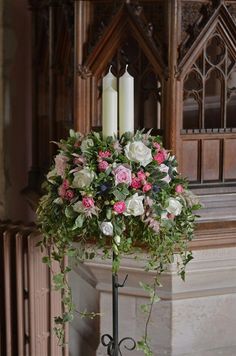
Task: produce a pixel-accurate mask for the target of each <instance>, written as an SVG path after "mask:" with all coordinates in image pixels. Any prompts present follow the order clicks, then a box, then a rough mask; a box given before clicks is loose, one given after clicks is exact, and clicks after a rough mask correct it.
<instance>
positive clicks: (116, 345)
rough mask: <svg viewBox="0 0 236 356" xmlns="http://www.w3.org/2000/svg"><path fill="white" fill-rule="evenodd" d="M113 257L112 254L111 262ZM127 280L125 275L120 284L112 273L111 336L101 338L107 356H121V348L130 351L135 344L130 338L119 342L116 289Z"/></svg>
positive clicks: (105, 335)
mask: <svg viewBox="0 0 236 356" xmlns="http://www.w3.org/2000/svg"><path fill="white" fill-rule="evenodd" d="M114 259H115V255H114V254H113V260H114ZM127 278H128V274H127V275H126V277H125V279H124V281H123V283H122V284H119V282H118V274H117V273H114V272H113V273H112V330H113V336H111V335H109V334H104V335H102V337H101V342H102V344H103V345H104V346H105V347H107V355H109V356H122V353H121V346H123V347H124V348H125V349H126V350H129V351H132V350H134V349H135V347H136V342H135V341H134V339H133V338H131V337H124V338H123V339H121V340H120V341H119V335H118V334H119V333H118V328H119V323H118V288H122V287H124V285H125V282H126V280H127Z"/></svg>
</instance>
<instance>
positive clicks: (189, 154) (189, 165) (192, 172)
mask: <svg viewBox="0 0 236 356" xmlns="http://www.w3.org/2000/svg"><path fill="white" fill-rule="evenodd" d="M182 147H183V156H182V157H183V158H182V174H183V175H184V176H186V177H188V179H189V180H190V181H191V182H197V181H198V179H199V173H198V170H199V169H198V162H199V141H198V140H191V141H187V140H186V141H183V146H182Z"/></svg>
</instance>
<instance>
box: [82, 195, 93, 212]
mask: <svg viewBox="0 0 236 356" xmlns="http://www.w3.org/2000/svg"><path fill="white" fill-rule="evenodd" d="M82 204H83V206H84V207H85V208H87V209H89V208H92V207H94V200H93V198H91V197H84V198H83V199H82Z"/></svg>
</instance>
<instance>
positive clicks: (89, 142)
mask: <svg viewBox="0 0 236 356" xmlns="http://www.w3.org/2000/svg"><path fill="white" fill-rule="evenodd" d="M93 146H94V143H93V140H92V139H91V138H88V139H87V140H84V141H82V143H81V146H80V148H81V151H82V152H84V151H86V150H87V149H88V148H90V147H93Z"/></svg>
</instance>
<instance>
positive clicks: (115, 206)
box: [37, 130, 199, 355]
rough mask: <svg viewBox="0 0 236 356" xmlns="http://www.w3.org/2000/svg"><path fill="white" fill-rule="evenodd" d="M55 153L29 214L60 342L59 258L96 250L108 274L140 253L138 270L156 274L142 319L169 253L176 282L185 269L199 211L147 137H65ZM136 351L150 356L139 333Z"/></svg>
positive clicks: (171, 160)
mask: <svg viewBox="0 0 236 356" xmlns="http://www.w3.org/2000/svg"><path fill="white" fill-rule="evenodd" d="M57 145H58V148H59V153H58V154H57V156H56V157H55V163H54V165H53V166H52V169H51V170H50V172H49V173H48V175H47V181H46V183H45V184H44V187H45V188H46V190H47V194H46V195H44V196H43V197H42V199H41V201H40V204H39V207H38V211H37V214H38V222H39V226H40V229H41V231H42V232H43V236H44V238H43V240H42V242H41V243H42V245H43V247H45V248H47V249H48V248H50V255H49V256H47V257H44V262H46V263H48V264H49V265H51V262H52V260H56V261H58V262H59V263H60V266H61V271H60V273H57V274H55V275H54V283H55V286H56V288H57V289H58V290H59V289H61V290H62V291H63V293H64V294H63V295H64V297H63V302H64V305H65V310H64V313H63V315H61V316H59V317H57V318H56V320H55V321H56V324H57V327H56V328H55V329H56V332H57V334H58V336H59V337H62V330H63V328H61V327H60V326H61V325H63V323H65V322H67V321H70V320H71V319H72V318H73V312H74V309H75V306H74V305H73V303H72V301H71V291H70V287H69V285H68V283H67V278H66V273H67V272H69V271H70V268H69V267H68V266H66V267H63V266H64V265H63V259H64V257H65V256H76V257H78V258H79V259H80V260H81V259H84V258H87V259H88V258H93V257H94V256H95V255H96V252H97V251H98V250H99V251H101V249H102V251H103V254H104V257H108V258H110V257H111V256H112V254H113V256H115V258H114V259H113V271H115V272H116V271H118V269H119V265H120V260H121V257H122V255H124V254H130V253H134V252H135V251H138V249H140V248H142V249H145V250H146V252H147V254H148V259H147V261H146V269H147V270H150V269H151V270H154V271H156V277H155V278H154V280H153V284H152V285H145V284H142V285H143V287H144V288H145V289H146V290H147V292H148V293H149V294H150V303H149V304H148V305H147V306H145V307H144V308H143V309H144V311H146V312H148V313H150V312H151V309H152V306H153V303H154V302H155V301H156V300H157V297H156V289H157V286H158V277H159V274H160V273H161V272H162V271H164V270H165V266H166V265H167V264H168V263H170V262H172V261H173V256H174V254H175V253H176V252H178V255H179V256H180V258H179V259H178V265H179V273H180V274H181V276H182V278H184V268H185V265H186V264H187V262H188V261H189V260H190V259H191V258H192V257H191V252H189V251H188V249H187V244H188V241H189V240H191V239H192V237H193V231H194V222H195V218H196V215H195V214H194V210H195V209H199V204H198V200H197V199H196V197H195V196H194V195H193V194H192V193H191V192H190V191H189V190H188V185H187V181H186V180H185V179H184V178H182V177H181V176H180V174H179V173H178V170H177V161H176V158H175V156H173V155H172V154H171V153H170V152H168V151H167V150H165V149H164V148H163V146H162V142H161V139H160V137H159V136H151V133H150V132H148V133H144V132H143V131H137V132H136V134H135V135H131V134H129V133H125V134H124V135H122V137H121V138H120V139H119V140H118V139H117V138H112V137H108V138H106V139H102V136H101V134H100V133H96V132H91V133H89V134H88V135H87V136H83V135H81V134H80V133H76V132H74V131H73V130H71V131H70V137H69V138H68V139H67V140H61V141H60V142H59V143H57ZM74 242H78V243H79V248H78V247H75V245H74V244H73V243H74ZM82 314H83V313H82ZM94 315H95V314H91V315H90V316H92V317H93V316H94ZM148 319H149V318H148ZM139 348H140V349H142V350H143V351H144V353H145V354H146V355H152V352H151V349H150V347H149V344H148V338H147V327H146V331H145V336H144V337H143V339H142V340H141V341H140V342H139Z"/></svg>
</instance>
